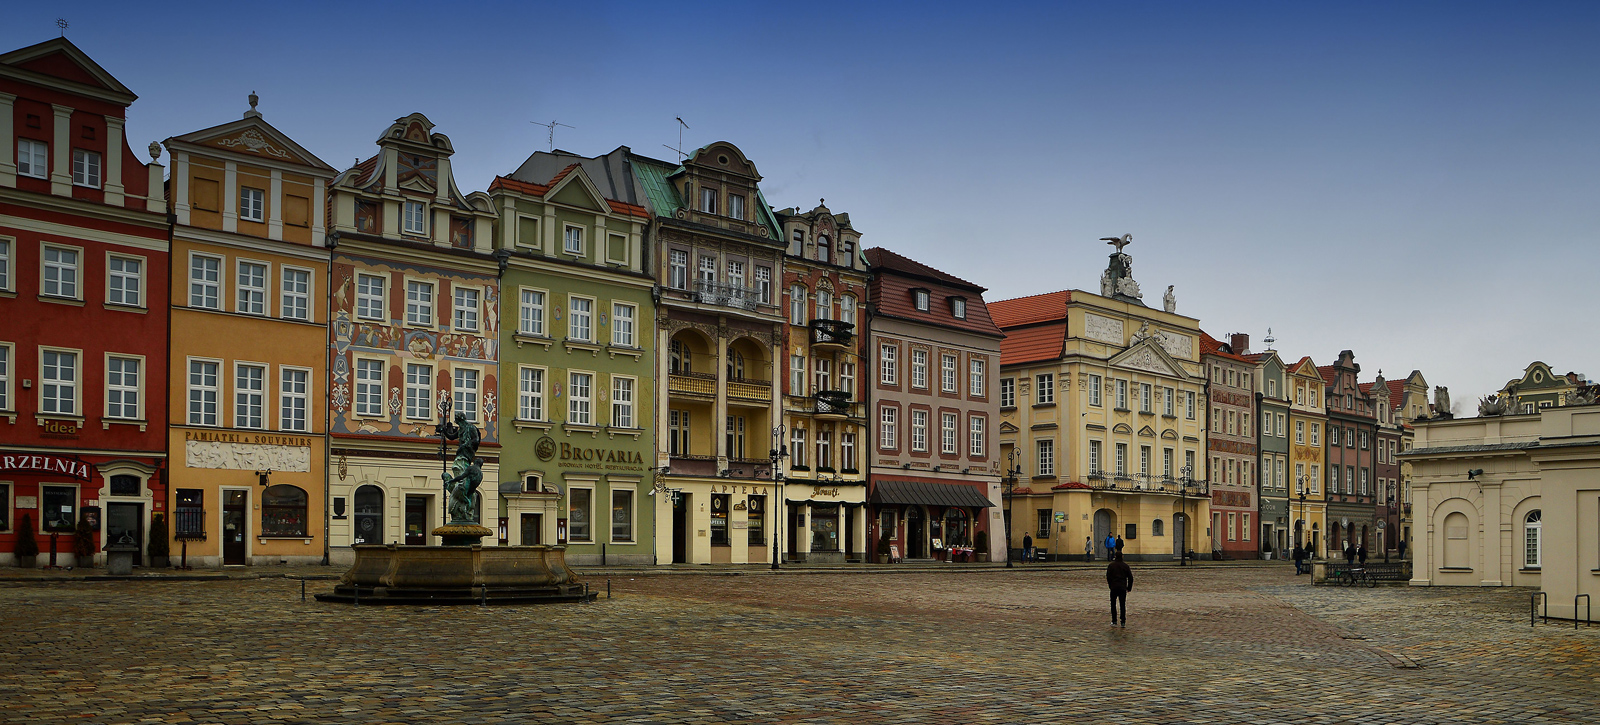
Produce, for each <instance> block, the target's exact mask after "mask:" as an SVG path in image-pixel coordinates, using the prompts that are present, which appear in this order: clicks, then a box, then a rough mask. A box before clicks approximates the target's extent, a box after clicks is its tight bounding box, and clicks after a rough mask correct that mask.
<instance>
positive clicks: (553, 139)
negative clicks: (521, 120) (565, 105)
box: [528, 120, 577, 151]
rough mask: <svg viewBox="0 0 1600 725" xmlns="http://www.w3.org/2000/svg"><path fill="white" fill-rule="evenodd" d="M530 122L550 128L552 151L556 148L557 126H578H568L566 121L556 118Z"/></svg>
mask: <svg viewBox="0 0 1600 725" xmlns="http://www.w3.org/2000/svg"><path fill="white" fill-rule="evenodd" d="M528 123H531V124H533V125H535V126H544V127H545V128H548V129H550V138H549V142H550V150H551V151H554V150H556V126H561V127H564V128H577V126H568V125H567V124H564V123H557V122H556V121H555V120H551V121H550V122H549V123H539V122H538V121H529V122H528Z"/></svg>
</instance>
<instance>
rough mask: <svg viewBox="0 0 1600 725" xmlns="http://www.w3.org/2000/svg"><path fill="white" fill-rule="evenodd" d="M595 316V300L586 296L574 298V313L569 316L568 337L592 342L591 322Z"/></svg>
mask: <svg viewBox="0 0 1600 725" xmlns="http://www.w3.org/2000/svg"><path fill="white" fill-rule="evenodd" d="M593 318H594V300H591V299H587V298H584V297H573V298H572V314H570V315H568V316H567V339H569V340H576V341H578V342H590V341H591V340H593V339H594V338H593V337H590V335H591V334H592V333H591V330H592V327H591V324H590V323H591V322H592V321H593Z"/></svg>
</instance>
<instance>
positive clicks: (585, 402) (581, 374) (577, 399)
mask: <svg viewBox="0 0 1600 725" xmlns="http://www.w3.org/2000/svg"><path fill="white" fill-rule="evenodd" d="M595 377H596V376H595V374H594V373H593V372H590V371H588V370H569V371H567V424H568V425H585V426H592V425H594V381H595ZM580 379H581V384H580Z"/></svg>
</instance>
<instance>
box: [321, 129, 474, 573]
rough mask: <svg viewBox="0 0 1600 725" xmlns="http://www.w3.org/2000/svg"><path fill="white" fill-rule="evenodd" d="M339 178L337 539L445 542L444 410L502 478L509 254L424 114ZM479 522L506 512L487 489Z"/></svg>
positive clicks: (333, 466)
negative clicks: (503, 327) (472, 430)
mask: <svg viewBox="0 0 1600 725" xmlns="http://www.w3.org/2000/svg"><path fill="white" fill-rule="evenodd" d="M377 143H378V149H379V150H378V153H377V154H376V155H374V156H372V157H370V158H368V159H367V160H365V161H362V162H360V163H359V164H357V165H356V166H354V167H353V168H351V169H349V170H347V171H345V172H343V173H341V174H339V176H338V177H337V178H335V179H334V180H333V182H332V184H331V189H332V191H331V194H330V197H331V198H330V199H329V207H330V208H331V210H332V212H331V217H332V218H331V227H332V234H334V235H337V236H336V237H335V238H334V239H333V240H331V241H332V244H333V257H332V261H331V264H332V273H331V276H332V280H331V282H330V289H331V292H332V303H331V312H330V317H331V320H330V324H331V326H332V329H331V331H330V335H329V347H330V350H329V356H330V357H329V367H330V377H331V383H332V384H331V386H330V391H331V400H330V404H331V410H330V413H329V428H330V433H331V442H330V451H329V454H330V455H329V458H330V460H329V471H328V475H329V487H330V494H331V496H330V498H331V501H332V503H331V505H330V509H331V514H332V515H331V525H330V532H329V540H330V542H331V544H332V547H333V555H332V559H333V561H335V562H341V561H349V560H350V559H351V557H352V552H351V551H350V550H349V548H348V547H349V546H350V545H351V544H359V543H366V544H379V543H400V544H438V543H439V541H438V537H435V536H433V535H432V531H433V529H435V528H436V527H438V526H440V525H442V524H444V523H445V521H444V507H443V500H444V495H443V492H444V489H443V481H442V478H443V475H444V470H445V465H446V464H445V460H444V456H445V455H447V454H448V453H449V451H450V450H453V448H449V449H448V450H447V446H445V445H444V444H442V443H441V441H440V439H439V437H438V435H437V433H436V427H437V425H438V423H439V421H440V418H441V416H444V415H448V416H450V417H451V418H452V419H453V418H454V416H455V415H456V414H458V413H459V414H463V415H465V416H466V418H467V420H468V421H469V422H471V423H472V424H473V425H475V426H477V427H478V429H479V431H480V433H481V435H482V438H483V440H482V444H481V448H480V449H479V456H480V457H481V458H482V459H483V479H484V480H485V481H499V480H500V470H499V463H500V462H499V448H500V438H501V425H500V412H501V411H500V409H501V400H500V393H499V379H500V369H499V362H498V355H499V346H500V310H501V298H500V280H499V273H500V264H501V262H500V260H499V259H497V258H496V257H495V255H494V254H493V252H494V248H493V226H494V222H495V219H496V217H495V213H494V211H493V208H494V207H493V202H492V201H491V200H490V199H489V197H488V195H486V194H484V193H482V192H475V193H473V194H471V195H467V194H463V193H462V192H461V190H460V189H459V188H457V186H456V183H455V179H454V176H453V175H452V174H451V171H450V156H451V154H452V153H454V149H453V148H452V146H451V144H450V139H449V138H448V137H447V136H445V135H444V134H441V133H434V131H433V124H432V123H431V122H430V121H428V119H427V118H426V117H425V116H423V115H422V114H420V113H414V114H411V115H410V116H406V117H404V118H401V119H399V120H397V121H395V122H394V123H393V124H391V125H390V126H389V127H388V129H386V130H385V131H384V133H383V135H382V136H381V137H379V139H378V142H377ZM481 492H482V496H483V498H482V504H481V505H482V510H481V512H480V514H479V516H480V520H482V521H483V522H484V523H485V524H486V525H490V524H492V522H493V521H494V520H495V512H496V511H498V510H499V505H500V504H499V490H498V486H494V485H487V486H484V487H483V488H482V489H481Z"/></svg>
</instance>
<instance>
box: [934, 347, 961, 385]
mask: <svg viewBox="0 0 1600 725" xmlns="http://www.w3.org/2000/svg"><path fill="white" fill-rule="evenodd" d="M960 359H961V358H960V357H959V356H957V355H952V354H950V353H940V354H939V392H941V393H955V394H956V395H960V394H961V382H960V378H959V376H957V375H956V368H957V366H958V365H959V362H960Z"/></svg>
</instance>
